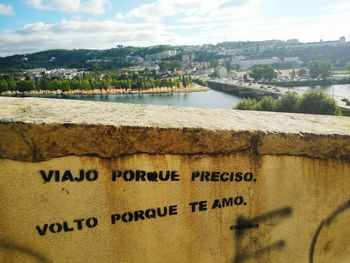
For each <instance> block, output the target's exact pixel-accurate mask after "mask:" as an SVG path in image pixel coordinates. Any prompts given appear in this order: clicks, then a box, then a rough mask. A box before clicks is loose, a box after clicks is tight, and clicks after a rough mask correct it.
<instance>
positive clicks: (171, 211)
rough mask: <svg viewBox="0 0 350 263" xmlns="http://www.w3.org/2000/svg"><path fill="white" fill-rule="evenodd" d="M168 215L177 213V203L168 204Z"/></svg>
mask: <svg viewBox="0 0 350 263" xmlns="http://www.w3.org/2000/svg"><path fill="white" fill-rule="evenodd" d="M169 215H170V216H173V215H177V205H171V206H169Z"/></svg>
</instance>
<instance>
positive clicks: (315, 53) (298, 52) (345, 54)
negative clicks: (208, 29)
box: [0, 42, 350, 72]
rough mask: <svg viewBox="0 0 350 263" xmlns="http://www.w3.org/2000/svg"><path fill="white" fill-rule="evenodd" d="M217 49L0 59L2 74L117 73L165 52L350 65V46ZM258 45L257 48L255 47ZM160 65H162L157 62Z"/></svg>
mask: <svg viewBox="0 0 350 263" xmlns="http://www.w3.org/2000/svg"><path fill="white" fill-rule="evenodd" d="M224 43H225V44H223V43H219V44H217V45H205V46H202V47H199V46H169V45H159V46H152V47H130V46H127V47H124V46H118V47H116V48H112V49H106V50H91V49H74V50H64V49H55V50H48V51H42V52H37V53H33V54H26V55H14V56H9V57H4V58H1V57H0V72H11V71H18V70H23V69H31V68H46V69H53V68H77V69H85V70H92V71H93V70H115V69H119V68H123V67H128V66H132V65H134V64H135V63H132V62H131V61H129V62H128V60H127V59H126V57H127V56H132V57H137V56H141V57H142V58H145V56H146V55H152V54H160V53H162V52H163V51H169V50H176V51H177V52H176V53H175V54H176V55H175V56H172V57H169V56H166V57H161V58H162V59H163V60H180V61H181V56H182V55H186V54H195V61H197V62H202V61H210V60H211V59H220V58H223V59H226V60H230V59H231V58H232V57H233V56H237V55H243V56H245V57H246V58H247V59H249V58H261V57H265V58H267V57H279V58H281V59H283V58H286V57H298V58H299V59H300V60H301V61H303V62H304V66H305V65H307V64H308V63H309V62H310V61H312V60H325V61H328V62H330V63H331V64H332V65H333V66H334V67H335V68H339V67H340V68H341V67H344V66H345V64H346V63H348V62H349V61H350V44H347V45H344V46H320V47H301V48H290V47H288V46H284V47H283V46H281V47H274V48H270V49H268V50H262V49H259V48H258V46H256V47H255V46H254V45H253V46H252V43H253V44H254V43H255V42H244V43H241V46H246V48H241V47H240V48H239V49H241V51H240V53H236V52H233V53H232V51H231V50H234V49H235V48H237V43H236V42H224ZM255 45H256V44H255ZM158 62H159V61H158Z"/></svg>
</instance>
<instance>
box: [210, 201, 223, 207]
mask: <svg viewBox="0 0 350 263" xmlns="http://www.w3.org/2000/svg"><path fill="white" fill-rule="evenodd" d="M211 208H212V209H215V208H221V202H220V200H219V199H215V200H214V203H213V206H212V207H211Z"/></svg>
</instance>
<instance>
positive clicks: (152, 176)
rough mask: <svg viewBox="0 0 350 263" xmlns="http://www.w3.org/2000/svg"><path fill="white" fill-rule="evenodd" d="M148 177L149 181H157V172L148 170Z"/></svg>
mask: <svg viewBox="0 0 350 263" xmlns="http://www.w3.org/2000/svg"><path fill="white" fill-rule="evenodd" d="M147 179H148V181H151V182H152V181H153V182H157V172H148V173H147Z"/></svg>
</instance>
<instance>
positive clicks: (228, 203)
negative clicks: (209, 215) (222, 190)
mask: <svg viewBox="0 0 350 263" xmlns="http://www.w3.org/2000/svg"><path fill="white" fill-rule="evenodd" d="M225 206H233V198H232V197H230V198H223V199H222V207H225Z"/></svg>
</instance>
